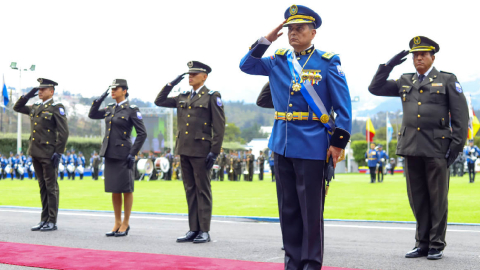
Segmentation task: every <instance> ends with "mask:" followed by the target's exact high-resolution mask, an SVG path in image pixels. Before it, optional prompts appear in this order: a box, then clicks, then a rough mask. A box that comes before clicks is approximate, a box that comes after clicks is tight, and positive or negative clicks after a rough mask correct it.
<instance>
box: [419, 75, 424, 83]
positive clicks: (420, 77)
mask: <svg viewBox="0 0 480 270" xmlns="http://www.w3.org/2000/svg"><path fill="white" fill-rule="evenodd" d="M423 79H425V75H423V74H420V76H418V80H419V81H420V82H422V81H423Z"/></svg>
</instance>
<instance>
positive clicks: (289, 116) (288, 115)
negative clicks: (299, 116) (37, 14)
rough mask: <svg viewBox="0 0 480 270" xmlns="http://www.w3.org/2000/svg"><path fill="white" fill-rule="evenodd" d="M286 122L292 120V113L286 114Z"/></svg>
mask: <svg viewBox="0 0 480 270" xmlns="http://www.w3.org/2000/svg"><path fill="white" fill-rule="evenodd" d="M286 116H287V120H288V121H292V120H293V113H287V115H286Z"/></svg>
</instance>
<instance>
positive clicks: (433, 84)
mask: <svg viewBox="0 0 480 270" xmlns="http://www.w3.org/2000/svg"><path fill="white" fill-rule="evenodd" d="M432 86H443V83H432Z"/></svg>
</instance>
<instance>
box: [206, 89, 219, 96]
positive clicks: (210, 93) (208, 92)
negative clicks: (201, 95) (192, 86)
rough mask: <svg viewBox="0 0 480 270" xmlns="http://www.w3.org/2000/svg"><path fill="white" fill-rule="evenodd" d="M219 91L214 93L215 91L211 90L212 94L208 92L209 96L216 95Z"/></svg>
mask: <svg viewBox="0 0 480 270" xmlns="http://www.w3.org/2000/svg"><path fill="white" fill-rule="evenodd" d="M216 92H217V91H214V90H211V91H210V92H208V94H209V95H210V96H211V95H213V94H215V93H216Z"/></svg>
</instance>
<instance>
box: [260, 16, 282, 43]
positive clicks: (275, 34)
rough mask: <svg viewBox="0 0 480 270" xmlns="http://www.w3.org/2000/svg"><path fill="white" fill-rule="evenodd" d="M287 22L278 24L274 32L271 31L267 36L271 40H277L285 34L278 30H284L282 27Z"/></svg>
mask: <svg viewBox="0 0 480 270" xmlns="http://www.w3.org/2000/svg"><path fill="white" fill-rule="evenodd" d="M286 22H287V20H285V21H283V22H282V23H281V24H280V25H279V26H277V27H276V28H275V29H273V30H272V32H270V33H269V34H268V35H266V36H265V38H266V39H267V40H268V41H270V42H274V41H275V40H277V38H279V37H280V36H281V35H283V32H281V33H278V32H280V30H282V27H283V25H284V24H285V23H286Z"/></svg>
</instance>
